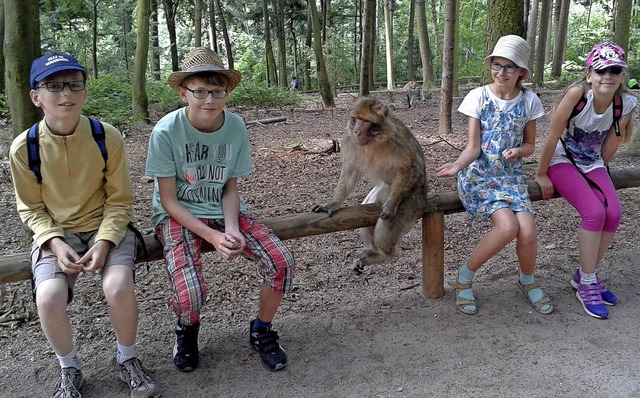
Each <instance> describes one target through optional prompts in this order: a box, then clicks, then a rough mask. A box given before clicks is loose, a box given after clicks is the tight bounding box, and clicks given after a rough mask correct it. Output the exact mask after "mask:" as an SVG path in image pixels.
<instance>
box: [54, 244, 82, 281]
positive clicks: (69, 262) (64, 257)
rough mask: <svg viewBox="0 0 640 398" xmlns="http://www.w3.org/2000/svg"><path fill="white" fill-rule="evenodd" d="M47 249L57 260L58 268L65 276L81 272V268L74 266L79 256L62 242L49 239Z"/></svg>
mask: <svg viewBox="0 0 640 398" xmlns="http://www.w3.org/2000/svg"><path fill="white" fill-rule="evenodd" d="M47 243H48V245H49V249H50V250H51V251H52V252H53V254H55V255H56V257H57V258H58V266H59V267H60V268H61V269H62V272H64V273H65V274H67V275H75V274H77V273H79V272H82V266H80V265H78V264H76V261H77V260H78V258H79V257H80V256H78V253H76V251H75V250H73V249H72V248H71V246H69V245H68V244H67V243H66V242H65V241H64V240H62V239H60V238H51V239H50V240H49V241H48V242H47Z"/></svg>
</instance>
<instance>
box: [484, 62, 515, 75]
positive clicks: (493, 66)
mask: <svg viewBox="0 0 640 398" xmlns="http://www.w3.org/2000/svg"><path fill="white" fill-rule="evenodd" d="M489 67H490V68H491V69H493V70H495V71H496V72H497V71H499V70H500V69H504V71H505V72H506V73H507V74H509V75H513V74H514V73H516V71H517V70H518V67H517V66H515V65H502V64H501V63H500V62H491V63H490V64H489Z"/></svg>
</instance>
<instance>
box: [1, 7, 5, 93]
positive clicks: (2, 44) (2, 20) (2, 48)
mask: <svg viewBox="0 0 640 398" xmlns="http://www.w3.org/2000/svg"><path fill="white" fill-rule="evenodd" d="M0 54H4V2H3V1H1V0H0ZM0 58H1V56H0ZM4 87H5V79H4V59H2V60H1V62H0V88H2V89H4ZM5 92H6V91H5Z"/></svg>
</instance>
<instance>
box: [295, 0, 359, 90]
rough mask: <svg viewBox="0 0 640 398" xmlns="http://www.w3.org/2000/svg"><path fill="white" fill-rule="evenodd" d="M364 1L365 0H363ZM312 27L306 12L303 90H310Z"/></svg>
mask: <svg viewBox="0 0 640 398" xmlns="http://www.w3.org/2000/svg"><path fill="white" fill-rule="evenodd" d="M365 1H366V0H365ZM312 40H313V29H312V26H311V16H310V15H309V13H307V32H306V35H305V40H304V44H305V46H306V47H307V48H306V50H307V51H305V52H306V56H305V57H304V89H305V91H311V60H310V59H309V57H310V53H311V51H312V46H313V42H312Z"/></svg>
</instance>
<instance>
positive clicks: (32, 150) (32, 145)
mask: <svg viewBox="0 0 640 398" xmlns="http://www.w3.org/2000/svg"><path fill="white" fill-rule="evenodd" d="M88 119H89V121H90V122H91V123H90V124H91V135H92V136H93V139H94V141H95V142H96V144H97V145H98V148H99V149H100V153H101V154H102V159H104V164H105V165H106V164H107V158H108V154H107V146H106V144H105V134H104V126H103V125H102V123H100V122H99V121H97V120H96V119H94V118H92V117H90V118H88ZM39 126H40V122H37V123H36V124H34V125H33V126H31V128H29V132H28V133H27V153H28V157H29V169H31V171H32V172H33V174H35V175H36V178H37V179H38V183H42V173H41V171H40V166H41V164H42V162H41V160H40V144H39V143H38V140H39V137H40V136H39V132H38V130H39Z"/></svg>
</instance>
